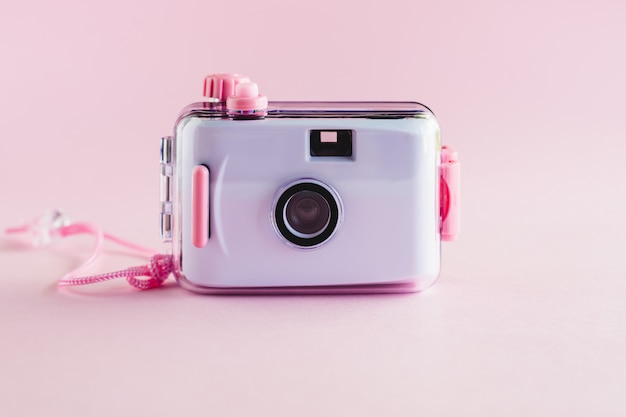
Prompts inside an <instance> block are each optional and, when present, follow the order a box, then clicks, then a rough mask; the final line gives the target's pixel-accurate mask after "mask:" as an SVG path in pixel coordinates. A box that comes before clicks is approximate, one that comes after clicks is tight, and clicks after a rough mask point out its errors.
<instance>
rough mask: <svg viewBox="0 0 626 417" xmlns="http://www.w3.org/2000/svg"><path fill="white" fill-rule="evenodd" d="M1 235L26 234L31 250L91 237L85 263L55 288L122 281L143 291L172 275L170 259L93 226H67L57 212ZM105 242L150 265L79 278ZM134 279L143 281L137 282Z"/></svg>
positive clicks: (64, 217)
mask: <svg viewBox="0 0 626 417" xmlns="http://www.w3.org/2000/svg"><path fill="white" fill-rule="evenodd" d="M5 233H7V234H15V233H28V234H30V235H31V238H32V241H31V242H32V244H33V245H34V246H45V245H48V244H50V243H51V241H52V240H54V239H55V238H57V237H67V236H71V235H77V234H92V235H94V236H95V238H96V244H95V246H94V249H93V251H92V252H91V256H90V257H89V259H87V260H86V261H85V262H84V263H83V264H82V265H80V266H79V267H78V268H76V269H74V270H73V271H71V272H69V273H67V274H65V276H63V277H62V278H60V279H59V281H58V285H59V286H72V285H87V284H96V283H98V282H103V281H108V280H111V279H116V278H126V281H128V283H129V284H130V285H132V286H133V287H135V288H138V289H140V290H146V289H149V288H154V287H158V286H160V285H161V284H162V283H163V281H165V280H166V279H167V277H168V276H169V275H170V273H171V272H172V257H171V255H164V254H160V253H158V252H157V251H154V250H152V249H149V248H146V247H143V246H140V245H137V244H135V243H132V242H129V241H127V240H124V239H121V238H119V237H117V236H114V235H111V234H108V233H104V232H103V231H102V230H101V229H100V228H99V227H98V226H97V225H94V224H92V223H71V222H70V221H69V218H68V217H67V216H66V215H65V214H64V213H63V212H61V211H60V210H51V211H49V212H47V213H46V214H44V215H43V216H41V217H40V218H38V219H36V220H34V221H31V222H27V223H24V224H23V225H21V226H18V227H12V228H8V229H6V230H5ZM105 239H106V240H109V241H111V242H114V243H117V244H118V245H120V246H123V247H126V248H128V249H131V250H133V251H135V252H137V254H138V255H140V256H142V257H146V258H150V263H149V264H148V265H142V266H135V267H130V268H127V269H123V270H121V271H115V272H108V273H104V274H98V275H88V276H80V275H82V274H84V273H85V272H86V270H87V269H88V268H89V267H90V266H91V265H92V264H93V263H94V262H95V261H96V259H97V258H98V256H100V253H101V252H102V246H103V244H104V240H105ZM138 277H147V278H141V279H140V278H138Z"/></svg>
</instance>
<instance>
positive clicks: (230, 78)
mask: <svg viewBox="0 0 626 417" xmlns="http://www.w3.org/2000/svg"><path fill="white" fill-rule="evenodd" d="M244 82H250V78H248V77H246V76H245V75H240V74H212V75H209V76H207V77H206V78H205V79H204V96H205V97H207V98H212V99H215V101H226V99H227V98H228V97H230V96H232V95H235V88H236V87H237V85H238V84H240V83H244Z"/></svg>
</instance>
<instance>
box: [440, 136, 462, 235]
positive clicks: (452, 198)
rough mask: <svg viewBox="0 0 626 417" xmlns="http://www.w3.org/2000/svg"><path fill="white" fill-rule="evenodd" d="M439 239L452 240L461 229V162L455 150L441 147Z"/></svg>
mask: <svg viewBox="0 0 626 417" xmlns="http://www.w3.org/2000/svg"><path fill="white" fill-rule="evenodd" d="M440 169H441V177H440V178H441V180H440V193H439V196H440V197H439V198H440V208H441V240H444V241H452V240H456V238H457V237H458V236H459V232H460V229H461V204H460V203H461V163H460V162H459V156H458V154H457V152H456V151H455V150H454V149H452V148H450V147H447V146H442V147H441V168H440Z"/></svg>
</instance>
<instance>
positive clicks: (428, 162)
mask: <svg viewBox="0 0 626 417" xmlns="http://www.w3.org/2000/svg"><path fill="white" fill-rule="evenodd" d="M255 97H256V96H255ZM229 104H230V103H229ZM232 107H233V106H232V105H231V106H230V107H229V105H227V104H226V103H224V102H222V101H219V100H211V101H208V102H202V103H195V104H192V105H190V106H188V107H187V108H186V109H185V110H184V111H183V113H182V114H181V115H180V117H179V119H178V121H177V123H176V126H175V131H174V136H172V137H167V138H164V139H163V141H162V149H161V151H162V152H161V154H162V158H161V159H162V160H161V162H162V198H161V200H162V210H161V211H162V213H161V218H162V221H161V232H162V236H163V237H164V238H165V239H167V240H171V242H172V252H173V259H174V266H175V276H176V278H177V280H178V282H179V283H180V284H181V285H182V286H183V287H184V288H187V289H190V290H193V291H196V292H207V293H306V292H316V293H327V292H330V293H342V292H355V293H357V292H410V291H420V290H423V289H425V288H427V287H429V286H430V285H431V284H432V283H433V282H434V281H435V280H436V278H437V276H438V275H439V270H440V259H441V250H440V246H441V245H440V244H441V240H442V207H441V204H442V202H441V200H442V195H441V193H442V162H441V161H442V148H441V145H440V140H439V126H438V124H437V121H436V120H435V118H434V116H433V114H432V113H431V112H430V110H428V109H427V108H426V107H424V106H422V105H420V104H418V103H408V102H402V103H400V102H397V103H392V102H360V103H356V102H354V103H350V102H342V103H337V102H315V103H310V102H308V103H307V102H269V103H268V104H267V107H265V108H263V109H261V110H258V109H253V110H250V109H244V110H243V111H241V110H240V111H233V108H232ZM449 189H450V187H448V185H447V184H446V187H445V193H446V195H447V200H446V202H445V204H446V205H448V206H449V203H450V200H452V199H451V198H450V197H451V195H452V194H454V193H452V194H451V193H450V192H449Z"/></svg>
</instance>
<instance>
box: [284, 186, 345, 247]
mask: <svg viewBox="0 0 626 417" xmlns="http://www.w3.org/2000/svg"><path fill="white" fill-rule="evenodd" d="M341 214H342V213H341V202H340V200H339V197H338V196H337V194H336V193H335V192H334V190H333V189H332V188H330V187H328V186H327V185H325V184H323V183H321V182H319V181H316V180H299V181H296V182H293V183H291V184H289V185H288V186H286V187H284V188H283V189H281V191H280V192H279V194H278V198H277V199H276V201H275V204H274V208H273V214H272V215H273V223H274V226H275V228H276V230H277V232H278V233H279V235H280V236H281V237H283V238H284V239H285V240H286V241H287V242H288V243H290V244H291V245H295V246H297V247H301V248H313V247H317V246H320V245H322V244H323V243H325V242H326V241H327V240H328V239H330V238H331V237H332V236H333V234H334V233H335V231H336V229H337V226H338V225H339V224H340V218H341Z"/></svg>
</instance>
